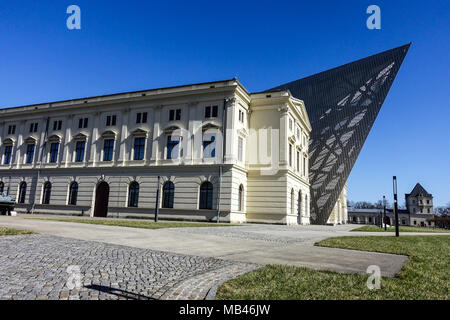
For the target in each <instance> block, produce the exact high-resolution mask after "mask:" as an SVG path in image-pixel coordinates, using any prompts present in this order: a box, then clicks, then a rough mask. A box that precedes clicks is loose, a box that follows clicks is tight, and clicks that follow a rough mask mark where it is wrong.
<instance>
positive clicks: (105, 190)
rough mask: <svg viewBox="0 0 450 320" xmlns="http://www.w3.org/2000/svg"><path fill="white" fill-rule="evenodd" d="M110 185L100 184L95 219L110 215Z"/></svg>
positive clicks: (96, 197)
mask: <svg viewBox="0 0 450 320" xmlns="http://www.w3.org/2000/svg"><path fill="white" fill-rule="evenodd" d="M108 200H109V185H108V183H106V182H105V181H102V182H100V183H99V184H98V186H97V189H96V191H95V207H94V217H106V216H107V215H108Z"/></svg>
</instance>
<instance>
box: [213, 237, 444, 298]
mask: <svg viewBox="0 0 450 320" xmlns="http://www.w3.org/2000/svg"><path fill="white" fill-rule="evenodd" d="M317 245H319V246H324V247H333V248H345V249H354V250H365V251H377V252H386V253H394V254H404V255H408V256H409V257H410V258H409V259H408V261H407V262H406V264H405V265H404V267H403V269H402V271H401V272H400V273H399V274H398V276H397V277H396V278H388V277H383V278H382V280H381V289H380V290H376V289H375V290H369V289H368V288H367V286H366V281H367V278H368V275H367V276H364V275H357V274H341V273H336V272H329V271H317V270H312V269H307V268H299V267H292V266H280V265H268V266H265V267H263V268H261V269H258V270H255V271H252V272H249V273H247V274H244V275H242V276H239V277H237V278H235V279H233V280H230V281H228V282H225V283H224V284H223V285H222V286H221V287H220V288H219V290H218V293H217V297H216V299H246V300H249V299H251V300H253V299H264V300H265V299H276V300H286V299H298V300H303V299H308V300H309V299H314V300H317V299H333V300H334V299H399V300H401V299H433V300H435V299H440V300H448V299H450V273H449V270H450V237H449V236H403V237H399V238H395V237H338V238H330V239H326V240H323V241H320V242H319V243H317Z"/></svg>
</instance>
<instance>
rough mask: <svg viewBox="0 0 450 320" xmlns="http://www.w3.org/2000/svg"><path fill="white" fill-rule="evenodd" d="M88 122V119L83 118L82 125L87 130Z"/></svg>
mask: <svg viewBox="0 0 450 320" xmlns="http://www.w3.org/2000/svg"><path fill="white" fill-rule="evenodd" d="M88 121H89V118H84V123H83V127H84V128H87V126H88Z"/></svg>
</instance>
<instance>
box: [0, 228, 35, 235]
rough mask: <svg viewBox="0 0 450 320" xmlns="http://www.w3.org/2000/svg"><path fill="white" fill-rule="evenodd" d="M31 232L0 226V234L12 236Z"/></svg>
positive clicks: (30, 232)
mask: <svg viewBox="0 0 450 320" xmlns="http://www.w3.org/2000/svg"><path fill="white" fill-rule="evenodd" d="M33 233H34V232H32V231H27V230H18V229H9V228H3V227H0V236H14V235H19V234H33Z"/></svg>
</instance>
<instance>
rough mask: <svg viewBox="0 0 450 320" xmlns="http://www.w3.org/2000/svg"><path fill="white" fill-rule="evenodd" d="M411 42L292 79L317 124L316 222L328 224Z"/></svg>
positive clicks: (313, 159)
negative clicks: (301, 77) (307, 75)
mask: <svg viewBox="0 0 450 320" xmlns="http://www.w3.org/2000/svg"><path fill="white" fill-rule="evenodd" d="M410 45H411V44H407V45H404V46H401V47H398V48H394V49H391V50H388V51H385V52H382V53H379V54H376V55H373V56H370V57H367V58H365V59H361V60H358V61H355V62H351V63H349V64H345V65H343V66H340V67H337V68H335V69H331V70H328V71H324V72H321V73H318V74H315V75H312V76H309V77H307V78H303V79H300V80H296V81H292V82H289V83H286V84H284V85H281V86H278V87H276V88H273V89H271V90H277V89H282V90H286V89H289V90H290V92H291V93H292V95H293V96H294V97H296V98H298V99H301V100H303V101H304V102H305V106H306V110H307V112H308V115H309V120H310V122H311V125H312V132H311V139H310V144H309V170H310V171H309V177H310V183H311V223H314V224H325V223H326V222H327V220H328V217H329V216H330V214H331V212H332V210H333V207H334V206H335V204H336V201H337V200H338V198H339V195H340V193H341V192H342V190H343V187H344V185H345V183H346V181H347V179H348V176H349V175H350V171H351V170H352V168H353V165H354V164H355V161H356V158H357V157H358V155H359V152H360V151H361V148H362V146H363V145H364V141H365V140H366V138H367V135H368V134H369V131H370V129H371V128H372V125H373V123H374V122H375V119H376V117H377V115H378V112H379V111H380V108H381V106H382V104H383V102H384V99H385V98H386V96H387V94H388V92H389V89H390V87H391V85H392V83H393V81H394V79H395V77H396V75H397V72H398V70H399V68H400V65H401V64H402V62H403V59H404V58H405V56H406V53H407V52H408V49H409V47H410Z"/></svg>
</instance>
